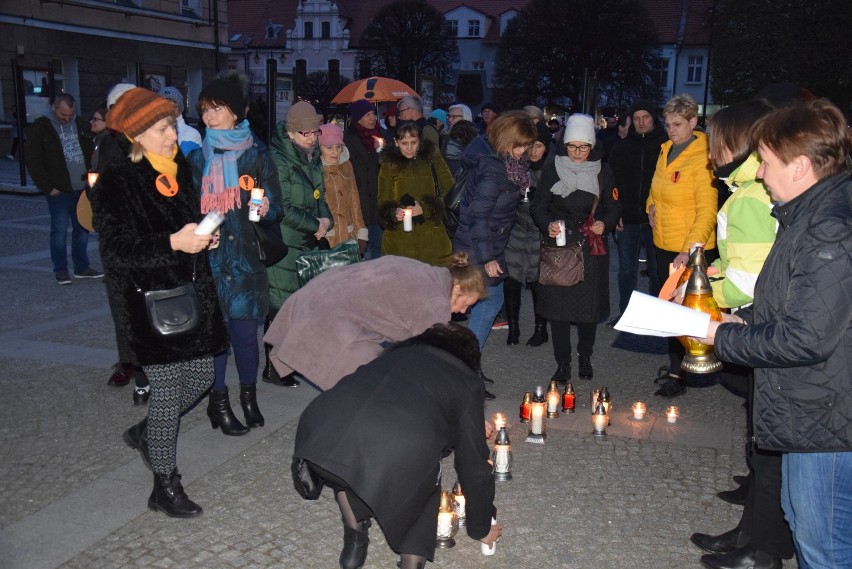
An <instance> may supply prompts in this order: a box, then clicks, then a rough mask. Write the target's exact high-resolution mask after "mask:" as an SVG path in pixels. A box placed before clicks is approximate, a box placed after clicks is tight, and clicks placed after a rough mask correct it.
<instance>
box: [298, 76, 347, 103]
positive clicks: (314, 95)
mask: <svg viewBox="0 0 852 569" xmlns="http://www.w3.org/2000/svg"><path fill="white" fill-rule="evenodd" d="M351 81H352V80H351V79H349V78H348V77H343V76H342V75H341V76H340V78H339V79H338V81H337V83H336V84H334V85H332V82H331V76H330V75H329V74H328V71H313V72H311V73H308V78H307V83H306V84H305V92H304V94H303V95H302V99H304V100H306V101H308V102H309V103H311V104H312V105H313V106H314V107H316V108H317V109H325V108H326V107H328V106H329V105H330V104H331V100H332V99H333V98H334V96H335V95H337V93H338V92H340V90H341V89H343V88H344V87H345V86H346V85H347V84H349V83H350V82H351Z"/></svg>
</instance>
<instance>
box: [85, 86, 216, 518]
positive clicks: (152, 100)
mask: <svg viewBox="0 0 852 569" xmlns="http://www.w3.org/2000/svg"><path fill="white" fill-rule="evenodd" d="M176 114H177V108H176V107H175V106H174V104H173V103H172V102H171V101H169V100H168V99H164V98H162V97H159V96H158V95H155V94H154V93H152V92H151V91H149V90H147V89H142V88H135V89H132V90H130V91H128V92H126V93H125V94H124V95H122V97H121V99H119V101H118V103H117V104H116V105H115V106H114V107H113V108H112V109H111V110H110V112H109V115H108V117H107V119H108V123H109V125H108V126H109V128H111V129H113V130H116V131H119V132H121V133H123V136H120V137H117V141H118V143H119V145H120V146H121V147H122V149H123V152H122V153H121V154H119V155H118V156H115V157H114V158H113V159H112V160H111V161H110V162H109V164H108V165H107V166H106V168H105V169H104V171H103V172H102V173H101V175H100V178H99V179H98V182H97V184H96V185H95V192H93V196H94V197H95V199H94V201H93V203H92V206H93V207H92V211H93V215H94V221H95V229H97V231H98V234H99V236H100V252H101V259H103V263H104V267H105V268H106V270H107V274H108V275H109V278H108V280H107V294H108V295H109V296H110V300H111V306H112V307H113V309H114V310H116V312H117V314H116V319H115V320H116V323H122V324H123V325H124V326H126V329H124V330H121V331H120V333H123V334H125V335H126V336H127V337H128V342H129V343H130V347H131V349H132V350H133V352H134V354H135V355H136V358H137V359H138V361H139V363H140V364H141V365H142V367H143V369H144V370H145V374H146V375H147V376H148V380H149V381H150V383H151V398H150V402H149V406H148V416H147V418H146V419H144V420H143V421H142V422H140V423H139V424H137V425H134V426H133V427H130V428H129V429H128V430H127V431H126V432H125V433H124V441H125V442H126V443H127V444H128V445H129V446H131V447H132V448H135V449H136V450H138V451H139V452H140V454H141V455H142V459H143V461H144V462H145V464H146V466H148V467H149V468H150V469H151V470H153V471H154V489H153V491H152V492H151V496H150V497H149V498H148V507H149V508H151V509H155V510H160V511H162V512H164V513H165V514H167V515H169V516H173V517H192V516H197V515H199V514H201V511H202V510H201V507H200V506H199V505H198V504H196V503H195V502H193V501H192V500H190V499H189V497H187V495H186V493H185V492H184V490H183V486H182V485H181V482H180V474H178V470H177V466H176V449H177V436H178V427H179V426H180V417H181V415H182V414H183V413H186V412H187V411H189V409H191V408H192V406H193V405H195V403H196V402H197V401H198V400H199V399H200V398H201V397H202V396H203V395H204V393H205V392H206V391H207V390H208V389H210V386H211V385H212V384H213V376H214V374H213V355H214V354H217V353H219V352H222V351H224V350H225V349H226V348H227V346H228V339H227V332H226V330H225V323H224V321H223V319H222V313H221V311H220V310H219V300H218V298H217V296H216V286H215V284H214V283H213V276H212V274H211V272H210V267H209V264H208V261H207V252H206V250H207V247H208V245H209V243H210V240H211V237H210V236H209V235H196V234H195V233H194V231H195V228H196V223H195V221H196V220H197V219H198V218H199V211H200V205H199V199H198V192H197V190H196V189H195V187H194V186H193V183H192V172H191V170H190V167H189V164H188V163H187V162H186V159H185V158H184V156H183V154H182V153H181V152H180V149H179V148H178V146H177V132H176V130H175V115H176ZM128 154H129V157H128ZM189 283H193V284H194V288H195V292H196V296H197V297H198V308H199V323H198V325H197V327H195V328H194V329H193V330H191V331H189V332H186V333H183V334H179V335H173V336H163V335H160V334H158V333H157V332H156V331H155V330H154V328H153V327H152V325H151V323H150V322H149V320H148V312H147V310H146V307H145V298H144V291H155V290H167V289H172V288H175V287H179V286H181V285H186V284H189Z"/></svg>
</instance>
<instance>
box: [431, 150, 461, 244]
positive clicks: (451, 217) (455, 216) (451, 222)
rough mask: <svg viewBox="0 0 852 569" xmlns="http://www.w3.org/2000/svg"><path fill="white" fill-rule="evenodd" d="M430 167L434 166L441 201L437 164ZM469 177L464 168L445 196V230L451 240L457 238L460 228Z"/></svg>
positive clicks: (437, 193)
mask: <svg viewBox="0 0 852 569" xmlns="http://www.w3.org/2000/svg"><path fill="white" fill-rule="evenodd" d="M430 165H431V166H432V178H433V179H434V180H435V195H436V196H437V197H438V199H441V194H440V190H439V188H438V175H437V174H436V173H435V164H432V163H430ZM469 176H470V175H469V172H468V169H467V168H464V167H463V168H462V169H461V170H460V171H459V173H458V176H457V177H456V180H455V182H454V183H453V185H452V187H451V188H450V189H449V190H448V191H447V195H445V196H444V216H443V220H444V229H446V230H447V235H448V236H449V237H450V239H452V238H453V237H455V235H456V230H457V229H458V228H459V216H460V213H461V200H462V196H464V192H465V189H466V187H467V180H468V177H469Z"/></svg>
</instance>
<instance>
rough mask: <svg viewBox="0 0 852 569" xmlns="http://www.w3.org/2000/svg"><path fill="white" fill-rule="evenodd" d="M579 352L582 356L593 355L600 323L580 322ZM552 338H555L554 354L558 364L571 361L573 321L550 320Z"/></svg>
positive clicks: (578, 333) (578, 327)
mask: <svg viewBox="0 0 852 569" xmlns="http://www.w3.org/2000/svg"><path fill="white" fill-rule="evenodd" d="M576 326H577V337H578V338H577V353H578V354H580V355H581V356H589V357H592V352H593V351H594V349H595V337H596V336H597V331H598V325H597V323H596V322H589V323H578V324H577V325H576ZM550 331H551V338H552V339H553V355H554V357H555V358H556V363H557V364H567V363H571V356H572V351H571V322H566V321H564V320H551V321H550Z"/></svg>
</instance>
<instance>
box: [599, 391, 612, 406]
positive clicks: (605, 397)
mask: <svg viewBox="0 0 852 569" xmlns="http://www.w3.org/2000/svg"><path fill="white" fill-rule="evenodd" d="M599 398H600V401H603V402H604V403H606V402H608V401H612V397H610V395H609V389H607V388H606V387H602V388H601V392H600V396H599Z"/></svg>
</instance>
